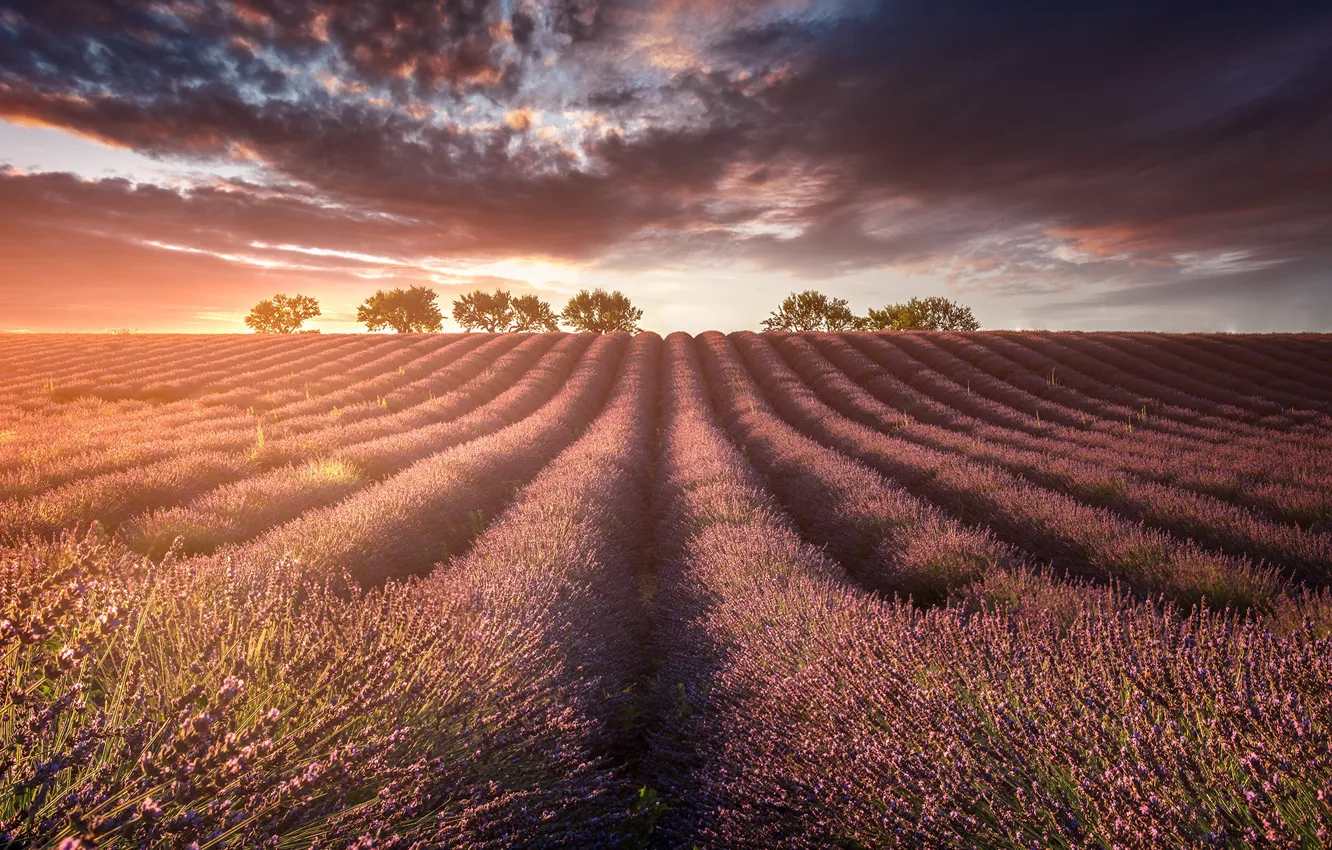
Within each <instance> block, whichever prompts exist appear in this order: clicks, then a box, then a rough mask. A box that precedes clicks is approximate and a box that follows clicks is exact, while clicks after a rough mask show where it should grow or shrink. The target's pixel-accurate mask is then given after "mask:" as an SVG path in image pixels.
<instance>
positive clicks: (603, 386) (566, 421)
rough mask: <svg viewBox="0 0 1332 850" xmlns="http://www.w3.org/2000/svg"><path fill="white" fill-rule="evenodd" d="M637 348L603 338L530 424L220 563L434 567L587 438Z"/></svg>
mask: <svg viewBox="0 0 1332 850" xmlns="http://www.w3.org/2000/svg"><path fill="white" fill-rule="evenodd" d="M627 346H628V338H627V337H625V336H624V335H614V336H605V337H600V338H598V339H597V340H595V341H594V342H593V343H592V346H591V347H590V348H589V349H588V352H587V354H586V356H585V357H584V358H583V359H582V360H581V361H580V363H579V364H578V366H577V367H576V368H575V369H574V372H573V374H572V375H571V376H570V378H569V379H568V381H566V382H564V384H563V385H562V386H559V387H558V388H557V390H556V392H555V393H554V397H553V398H552V399H551V400H550V401H549V402H547V403H546V404H544V405H542V406H541V407H540V408H539V409H538V410H536V411H535V412H534V413H532V414H531V415H529V416H527V417H526V418H524V419H521V420H519V421H518V422H516V423H514V424H512V425H508V426H507V427H503V428H500V429H498V430H495V431H493V432H492V433H490V434H487V435H485V436H482V437H480V438H478V439H475V440H472V441H470V442H468V443H464V444H463V445H461V446H458V447H456V448H454V449H451V450H448V451H444V452H441V453H439V454H435V455H431V456H430V457H428V458H426V459H424V460H421V461H418V462H417V463H415V464H413V465H412V466H410V467H408V468H407V469H406V470H404V471H402V472H400V473H398V474H397V475H394V476H392V477H391V478H388V479H386V480H384V481H382V482H380V483H378V484H375V485H374V486H372V487H368V488H366V489H365V490H362V491H360V492H358V493H356V494H355V495H353V496H352V497H351V498H348V499H346V500H344V501H342V502H339V503H337V504H335V505H330V506H329V507H326V508H319V509H316V510H313V511H309V512H307V513H305V514H303V515H302V516H300V517H299V518H297V519H294V520H292V521H291V522H288V523H286V524H285V525H280V526H277V527H276V528H274V529H272V530H271V531H269V532H267V533H266V534H264V535H263V536H261V537H259V538H256V539H255V540H253V541H250V542H248V543H245V544H241V545H237V546H231V547H224V548H223V549H221V550H219V551H218V553H217V555H215V556H212V557H213V559H214V560H215V561H216V562H217V563H218V565H219V566H221V565H222V564H225V563H228V562H231V561H235V562H237V563H259V564H270V563H273V562H274V561H276V560H278V559H290V560H291V562H292V569H299V570H303V571H305V572H308V573H313V574H316V575H338V574H340V573H345V574H346V575H348V576H349V577H350V578H351V579H352V580H354V581H356V582H358V583H361V584H378V583H381V582H383V581H384V580H386V579H391V578H400V577H404V576H408V575H413V574H419V573H421V572H424V571H426V570H428V569H429V567H430V565H431V564H433V563H435V562H436V561H440V560H445V559H447V558H448V557H449V556H451V555H453V554H456V553H458V552H460V551H462V550H463V549H464V548H465V547H466V545H467V543H468V542H469V541H470V540H472V539H473V538H474V537H475V536H476V535H477V534H479V533H480V532H481V530H482V529H483V528H484V526H485V525H486V523H488V522H489V521H490V520H491V519H492V518H493V517H494V516H495V515H496V513H498V512H499V511H500V510H502V509H503V508H504V506H505V505H507V504H508V503H509V502H510V501H511V500H512V498H513V495H514V491H515V489H516V488H518V487H520V486H521V485H522V484H524V483H526V482H527V481H529V480H531V479H532V478H533V477H534V476H535V475H536V473H537V472H538V471H540V469H541V468H542V467H543V466H545V465H546V464H547V463H548V462H549V461H550V460H551V458H553V457H554V456H555V455H557V454H558V453H559V452H560V451H561V450H562V449H564V448H565V447H566V446H568V445H569V444H571V443H572V442H573V441H574V440H575V439H576V438H577V437H578V435H579V434H580V433H581V432H582V431H583V430H584V428H585V427H586V426H587V424H588V423H589V422H590V421H591V420H592V418H593V417H594V416H595V414H596V412H597V411H599V410H600V409H601V407H602V405H603V403H604V402H605V399H606V395H607V393H608V392H609V390H610V387H611V384H612V383H613V382H614V377H615V374H616V371H617V367H618V365H619V362H620V359H621V358H622V356H623V354H624V350H625V348H626V347H627Z"/></svg>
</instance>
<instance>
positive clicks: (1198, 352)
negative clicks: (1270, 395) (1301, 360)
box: [1116, 332, 1332, 412]
mask: <svg viewBox="0 0 1332 850" xmlns="http://www.w3.org/2000/svg"><path fill="white" fill-rule="evenodd" d="M1116 336H1119V337H1123V338H1125V339H1130V340H1133V341H1135V342H1139V343H1143V344H1146V345H1149V346H1152V347H1155V348H1161V349H1164V350H1167V351H1169V352H1171V353H1172V354H1174V355H1175V356H1177V357H1179V358H1181V359H1183V360H1187V361H1188V362H1190V363H1194V364H1197V365H1198V366H1205V367H1207V368H1208V369H1210V370H1212V371H1213V372H1214V373H1215V372H1220V373H1222V374H1223V375H1226V376H1232V375H1233V376H1235V377H1238V378H1240V379H1241V380H1243V381H1245V382H1246V383H1248V384H1249V385H1251V386H1255V387H1258V388H1261V389H1262V390H1264V391H1266V392H1275V393H1281V394H1284V395H1287V396H1292V397H1293V400H1292V401H1288V402H1285V404H1287V405H1288V406H1289V405H1291V404H1315V405H1322V406H1323V410H1324V412H1326V408H1327V405H1329V404H1332V378H1330V377H1329V376H1327V375H1321V374H1319V373H1317V372H1311V371H1309V370H1307V369H1304V368H1301V367H1299V366H1295V365H1294V364H1282V363H1279V362H1278V361H1275V360H1272V359H1271V358H1269V357H1265V356H1263V355H1262V354H1260V353H1258V352H1257V351H1255V350H1252V349H1249V348H1245V347H1241V346H1234V345H1230V346H1219V345H1215V344H1213V343H1212V341H1210V340H1207V339H1204V338H1202V337H1200V336H1199V335H1197V334H1180V335H1178V336H1162V335H1159V334H1145V333H1129V332H1124V333H1119V334H1116Z"/></svg>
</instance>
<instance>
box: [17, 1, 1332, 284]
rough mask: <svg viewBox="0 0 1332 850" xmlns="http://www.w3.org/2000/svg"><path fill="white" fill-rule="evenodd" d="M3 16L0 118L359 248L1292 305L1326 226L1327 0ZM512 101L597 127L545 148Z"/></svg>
mask: <svg viewBox="0 0 1332 850" xmlns="http://www.w3.org/2000/svg"><path fill="white" fill-rule="evenodd" d="M8 9H9V12H8V13H7V14H6V15H4V16H3V17H0V115H3V116H8V117H10V118H11V119H15V120H24V121H31V122H40V123H46V124H52V125H55V126H59V127H65V128H69V129H73V130H76V131H78V132H81V133H84V134H87V135H91V136H94V137H96V138H99V139H102V140H105V141H107V142H108V143H112V144H117V145H121V146H126V147H130V148H133V149H136V150H140V151H145V152H149V153H153V154H157V155H163V156H166V155H180V154H184V155H193V156H209V157H221V158H229V157H230V158H243V157H250V158H253V159H256V160H257V161H259V162H262V163H263V164H264V165H265V166H266V167H267V168H268V169H270V170H271V171H272V172H273V173H275V174H278V175H281V176H283V177H284V178H287V179H290V180H293V181H298V183H299V184H300V185H302V186H305V187H308V190H309V191H310V192H311V193H312V195H313V196H318V197H319V198H322V199H324V200H325V201H328V202H336V203H337V204H340V205H342V206H344V207H350V208H356V209H362V210H364V211H366V212H367V213H376V214H382V215H384V216H387V217H388V218H386V219H384V220H390V219H391V220H395V221H400V222H401V221H410V222H413V224H412V226H411V227H409V228H399V229H394V228H387V229H376V228H373V227H370V228H366V229H365V230H364V231H363V234H364V236H362V237H351V238H356V239H357V244H370V243H372V242H373V241H374V240H377V239H389V240H392V239H401V238H407V239H408V241H409V242H411V244H413V245H418V244H419V245H424V244H427V243H428V244H429V245H431V246H432V247H431V248H430V249H429V250H433V251H435V252H436V253H466V252H470V253H471V254H473V255H503V254H506V253H508V254H513V253H519V254H545V255H552V256H562V257H571V258H576V259H580V260H585V261H596V260H600V261H602V262H604V263H608V264H618V265H622V266H626V267H632V266H636V265H638V266H641V265H648V264H653V263H656V264H660V263H662V262H665V261H669V260H672V259H680V258H685V257H702V258H705V259H712V258H719V257H725V256H730V257H736V256H739V257H744V258H748V259H750V260H753V261H755V262H757V263H759V264H760V265H762V266H765V267H768V268H776V269H783V270H787V271H794V272H796V273H799V274H804V275H811V276H820V275H829V274H839V273H844V272H848V271H854V270H856V269H863V268H867V267H874V266H880V265H885V264H892V265H896V266H898V267H909V268H911V269H912V270H921V271H930V270H934V271H936V272H938V273H940V274H948V275H951V276H952V277H953V278H956V279H959V280H963V281H965V280H966V279H967V278H968V276H971V277H973V278H976V279H977V280H979V279H981V278H984V279H985V280H986V281H987V282H986V283H985V285H987V286H992V287H1001V288H1006V289H1009V290H1012V289H1021V288H1022V287H1023V286H1024V285H1026V286H1029V287H1030V288H1031V289H1032V290H1033V291H1037V290H1040V291H1043V290H1045V289H1048V288H1049V287H1050V286H1051V284H1050V279H1053V278H1059V279H1061V280H1065V281H1070V282H1074V283H1076V282H1078V281H1084V280H1087V279H1090V278H1092V277H1094V276H1095V275H1100V276H1101V278H1102V279H1107V280H1108V279H1114V280H1116V281H1120V280H1124V279H1126V278H1132V277H1133V276H1135V275H1136V276H1138V279H1140V280H1142V281H1148V280H1153V279H1157V280H1161V281H1163V286H1164V285H1165V284H1168V283H1170V282H1171V281H1176V280H1177V281H1178V282H1179V286H1181V287H1185V288H1184V289H1180V290H1179V291H1191V290H1189V289H1187V287H1197V286H1200V285H1202V284H1199V283H1198V281H1199V280H1207V279H1211V278H1216V279H1221V278H1225V277H1227V276H1229V275H1233V274H1238V273H1239V272H1240V271H1245V270H1251V269H1252V268H1253V267H1256V266H1260V267H1261V268H1262V269H1263V270H1264V274H1267V275H1280V274H1282V268H1283V267H1284V266H1286V265H1289V270H1290V271H1291V274H1292V277H1291V278H1290V280H1292V281H1305V282H1304V283H1299V285H1300V286H1306V287H1307V286H1309V285H1311V284H1309V283H1307V281H1310V280H1312V279H1313V278H1311V277H1310V276H1309V275H1308V274H1307V273H1306V271H1304V270H1303V269H1304V266H1305V265H1307V263H1308V262H1310V261H1311V258H1314V257H1319V256H1321V253H1320V250H1321V246H1323V245H1324V244H1326V243H1328V242H1329V240H1330V239H1332V200H1329V199H1332V114H1330V112H1332V111H1329V110H1328V109H1327V107H1326V105H1327V104H1328V103H1332V7H1329V6H1328V5H1327V4H1326V2H1320V3H1314V2H1294V0H1275V2H1268V3H1263V4H1254V3H1243V2H1233V0H1223V2H1209V3H1201V2H1175V3H1159V2H1155V3H1153V2H1145V0H1130V1H1129V2H1110V0H1100V1H1099V2H1088V3H1067V2H1054V0H1028V1H1027V2H994V0H956V2H948V3H940V2H934V0H928V2H927V0H905V2H894V3H886V2H884V3H872V2H857V0H844V2H832V3H829V2H823V3H814V4H809V5H800V4H795V3H777V2H772V3H765V2H757V0H754V1H753V2H739V0H737V2H731V3H701V2H697V0H671V2H646V0H603V2H594V0H557V2H549V3H528V2H519V3H515V4H500V3H497V2H474V3H469V2H460V0H445V2H439V3H421V2H407V0H394V2H369V0H363V2H346V3H334V2H316V0H245V2H237V3H221V2H186V0H176V2H169V3H168V2H154V3H149V2H146V0H115V1H114V2H92V0H86V2H79V0H60V2H51V0H19V2H11V3H9V4H8ZM330 78H331V80H330ZM519 107H521V108H522V109H523V110H532V109H534V110H538V111H539V110H545V111H546V112H547V113H548V114H550V115H556V116H558V115H559V114H561V112H562V111H565V110H569V109H574V110H579V109H581V110H586V111H590V112H592V113H595V114H596V121H591V120H587V123H586V126H581V125H580V126H579V127H576V128H574V129H573V130H569V129H568V128H567V127H566V128H565V130H564V131H562V132H563V133H564V134H563V135H560V133H555V132H548V133H546V134H545V135H543V132H544V131H551V126H550V125H548V124H547V125H541V124H539V123H538V122H537V121H536V120H534V119H532V118H531V117H529V115H528V113H527V112H522V113H521V114H517V113H515V114H514V115H513V116H512V118H510V116H509V115H507V114H506V110H510V109H513V110H518V109H519ZM485 109H490V110H492V111H493V112H494V113H495V115H494V117H493V119H491V120H476V119H475V116H476V115H477V114H480V113H479V112H478V111H477V110H481V111H482V112H484V110H485ZM469 115H470V116H472V117H471V118H467V119H466V120H464V118H465V117H466V116H469ZM501 118H502V120H501ZM578 120H585V119H584V118H580V119H578ZM467 121H472V123H471V124H470V125H469V124H467ZM612 124H613V125H614V126H613V127H611V129H609V130H608V129H607V126H608V125H612ZM198 209H200V210H203V211H205V212H206V213H207V214H208V215H221V214H222V213H221V212H219V211H220V210H222V209H223V206H221V205H215V204H203V205H200V206H199V207H198ZM201 214H202V213H201ZM227 216H228V217H224V218H223V219H222V223H220V224H218V227H219V228H223V229H225V228H226V227H232V226H235V227H241V228H242V229H243V223H238V222H240V220H241V218H242V217H241V216H238V215H234V214H227ZM297 218H298V220H304V219H302V218H301V217H299V216H298V217H297ZM275 226H280V225H275ZM339 232H341V231H339ZM404 233H406V234H409V235H408V236H407V237H404ZM422 233H423V234H428V238H427V239H424V240H422V241H420V242H418V241H416V240H417V238H418V234H422ZM349 236H350V234H349ZM1056 249H1059V250H1062V251H1063V253H1057V252H1056ZM1218 257H1222V258H1224V257H1229V258H1230V260H1227V261H1225V262H1222V261H1221V260H1219V259H1217V258H1218ZM1209 258H1210V259H1209ZM1297 271H1298V274H1296V272H1297ZM1209 276H1210V278H1209ZM1024 277H1030V278H1031V280H1030V282H1029V283H1028V284H1024V283H1023V280H1022V279H1023V278H1024ZM1248 279H1249V278H1248V277H1244V278H1241V277H1235V278H1233V281H1234V282H1238V281H1240V280H1248ZM1070 285H1071V284H1070ZM1125 291H1129V290H1125ZM1162 291H1164V290H1162Z"/></svg>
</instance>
